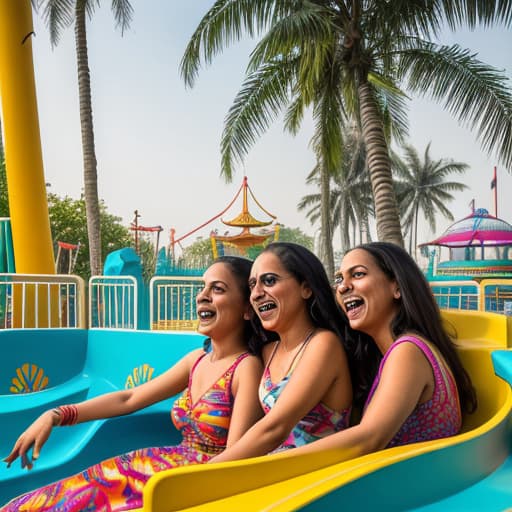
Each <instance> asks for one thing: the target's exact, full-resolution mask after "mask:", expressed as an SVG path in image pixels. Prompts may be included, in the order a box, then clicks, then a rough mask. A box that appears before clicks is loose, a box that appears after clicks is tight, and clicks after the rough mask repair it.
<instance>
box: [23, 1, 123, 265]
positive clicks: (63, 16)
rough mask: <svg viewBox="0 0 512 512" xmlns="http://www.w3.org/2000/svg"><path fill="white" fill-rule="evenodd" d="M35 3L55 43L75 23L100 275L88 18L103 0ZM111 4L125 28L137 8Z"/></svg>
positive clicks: (90, 221)
mask: <svg viewBox="0 0 512 512" xmlns="http://www.w3.org/2000/svg"><path fill="white" fill-rule="evenodd" d="M33 3H34V4H35V5H36V8H37V9H42V15H43V19H44V21H45V22H46V24H47V26H48V28H49V31H50V40H51V43H52V45H56V44H57V43H58V42H59V37H60V34H61V32H62V30H63V29H65V28H67V27H69V26H70V25H72V24H73V23H74V26H75V46H76V60H77V70H78V94H79V102H80V126H81V131H82V153H83V172H84V197H85V204H86V211H87V238H88V240H89V243H88V251H89V262H90V269H91V271H92V274H93V275H99V274H101V271H102V256H101V255H102V252H101V250H102V246H104V245H105V244H103V243H102V240H101V207H100V201H99V197H98V176H97V161H96V149H95V144H94V128H93V121H92V102H91V77H90V71H89V57H88V50H87V27H86V18H87V17H89V18H91V16H92V15H93V14H94V11H95V9H96V7H97V6H99V4H100V2H99V0H65V1H63V0H33ZM111 5H112V12H113V14H114V18H115V21H116V24H117V26H119V27H121V31H124V30H125V29H126V28H127V27H128V26H129V24H130V21H131V19H132V13H133V8H132V6H131V4H130V2H129V1H128V0H112V4H111ZM84 240H85V239H84Z"/></svg>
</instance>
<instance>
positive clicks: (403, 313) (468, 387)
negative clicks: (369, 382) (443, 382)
mask: <svg viewBox="0 0 512 512" xmlns="http://www.w3.org/2000/svg"><path fill="white" fill-rule="evenodd" d="M354 249H362V250H364V251H366V252H367V253H369V254H370V255H371V256H372V258H373V259H374V260H375V262H376V263H377V265H378V266H379V268H380V269H381V270H382V272H384V274H386V276H388V278H389V279H390V280H394V281H396V283H397V284H398V288H399V289H400V301H399V304H400V307H399V309H398V313H397V314H396V316H395V317H394V318H393V320H392V322H391V325H390V329H391V332H392V334H393V337H394V339H397V338H398V337H399V336H401V335H402V334H404V333H406V332H410V333H416V334H418V335H419V336H423V337H424V338H425V339H427V340H428V341H429V342H430V343H432V344H433V345H434V346H435V347H436V348H437V349H438V350H439V352H440V353H441V354H442V356H443V358H444V359H445V361H446V362H447V364H448V366H449V367H450V369H451V371H452V373H453V376H454V378H455V381H456V383H457V389H458V391H459V396H460V402H461V406H462V409H463V410H464V411H465V412H473V411H474V410H475V409H476V393H475V389H474V387H473V385H472V383H471V379H470V378H469V375H468V373H467V372H466V370H465V369H464V367H463V366H462V363H461V361H460V359H459V356H458V354H457V351H456V348H455V344H454V342H453V340H452V338H451V337H450V336H449V335H448V333H447V332H446V330H445V328H444V327H443V320H442V318H441V312H440V310H439V307H438V305H437V303H436V301H435V299H434V295H433V294H432V289H431V288H430V285H429V284H428V281H427V279H426V278H425V276H424V275H423V272H422V271H421V270H420V268H419V267H418V265H417V264H416V262H415V261H414V260H413V259H412V258H411V256H410V255H409V254H408V253H407V252H406V251H405V250H404V249H402V248H401V247H399V246H398V245H395V244H392V243H387V242H370V243H367V244H362V245H359V246H357V247H354V248H353V249H351V250H350V251H347V252H351V251H352V250H354ZM355 355H356V359H357V362H358V363H359V364H361V365H362V366H363V367H366V373H367V374H372V376H374V375H375V374H376V371H377V368H378V365H379V362H380V359H381V358H382V355H381V354H380V352H379V351H378V349H377V347H376V345H375V343H373V339H372V338H371V337H370V336H367V335H362V334H361V335H358V336H357V341H356V347H355Z"/></svg>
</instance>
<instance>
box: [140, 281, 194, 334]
mask: <svg viewBox="0 0 512 512" xmlns="http://www.w3.org/2000/svg"><path fill="white" fill-rule="evenodd" d="M202 287H203V281H202V278H201V277H199V276H183V277H181V276H180V277H178V276H155V277H153V278H152V279H151V281H150V282H149V323H150V328H151V329H153V330H186V331H190V330H195V329H196V327H197V313H196V296H197V293H198V292H199V291H200V290H201V289H202Z"/></svg>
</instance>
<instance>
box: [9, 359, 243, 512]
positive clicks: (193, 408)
mask: <svg viewBox="0 0 512 512" xmlns="http://www.w3.org/2000/svg"><path fill="white" fill-rule="evenodd" d="M205 355H206V354H202V355H201V357H199V359H198V360H197V361H196V362H195V364H194V366H193V368H192V371H191V372H190V377H189V386H188V388H187V389H186V390H185V391H184V392H183V394H182V395H181V396H180V397H179V398H178V399H177V400H176V402H175V403H174V406H173V408H172V411H171V417H172V421H173V423H174V425H175V427H176V428H177V429H178V430H180V431H181V434H182V436H183V440H182V442H181V443H180V444H179V445H177V446H165V447H157V448H144V449H141V450H135V451H132V452H129V453H126V454H124V455H120V456H117V457H113V458H111V459H108V460H105V461H103V462H100V463H99V464H96V465H94V466H91V467H90V468H88V469H86V470H85V471H82V472H81V473H79V474H77V475H74V476H72V477H69V478H65V479H64V480H60V481H58V482H56V483H53V484H50V485H48V486H46V487H42V488H40V489H37V490H36V491H33V492H29V493H27V494H24V495H22V496H19V497H18V498H15V499H13V500H12V501H10V502H9V503H8V504H7V505H5V506H4V507H3V508H1V509H0V511H1V512H14V511H20V512H21V511H26V512H35V511H41V512H42V511H44V512H84V511H102V512H110V511H123V510H131V509H134V508H140V507H141V506H142V490H143V488H144V485H145V483H146V482H147V480H148V479H149V477H150V476H152V475H153V474H155V473H156V472H158V471H162V470H165V469H170V468H174V467H178V466H183V465H186V464H201V463H204V462H207V461H208V460H209V459H210V458H211V457H213V456H214V455H217V454H219V453H220V452H222V450H224V448H225V447H226V441H227V436H228V430H229V423H230V420H231V412H232V406H233V395H232V393H231V382H232V380H233V375H234V373H235V369H236V368H237V366H238V364H239V363H240V361H242V360H243V359H244V358H245V357H247V356H248V355H249V354H248V353H245V354H242V355H240V356H239V357H238V358H237V359H236V360H235V361H234V363H233V364H232V365H231V366H230V367H229V368H228V369H227V370H226V372H225V373H224V374H223V375H222V376H221V377H220V378H219V379H218V380H217V382H215V383H214V384H213V385H212V387H211V388H210V389H208V390H207V391H206V392H205V393H204V394H203V396H202V397H200V398H199V399H198V400H197V401H196V402H195V403H192V399H191V396H190V387H191V383H192V374H193V373H194V370H195V368H196V366H197V364H198V363H199V361H200V360H201V359H202V358H203V357H204V356H205Z"/></svg>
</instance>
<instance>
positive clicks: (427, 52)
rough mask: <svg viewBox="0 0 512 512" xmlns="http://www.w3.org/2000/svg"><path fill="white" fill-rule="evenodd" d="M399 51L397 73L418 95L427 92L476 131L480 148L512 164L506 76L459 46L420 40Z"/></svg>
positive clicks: (511, 114) (511, 120)
mask: <svg viewBox="0 0 512 512" xmlns="http://www.w3.org/2000/svg"><path fill="white" fill-rule="evenodd" d="M417 42H418V46H417V48H415V49H412V48H411V49H404V50H402V51H401V54H400V67H399V75H400V76H402V77H403V78H404V79H406V80H407V85H408V87H409V88H410V89H411V90H413V91H414V92H416V93H418V94H420V95H429V96H430V97H431V98H433V99H434V100H436V101H439V102H441V103H443V105H444V107H445V108H446V109H447V110H448V111H449V112H450V113H452V114H453V115H454V116H455V117H456V118H458V120H459V121H460V122H461V123H463V124H466V125H469V127H470V128H472V129H476V131H477V136H478V138H479V139H480V141H481V142H482V145H483V148H484V149H485V150H486V151H488V152H489V153H491V152H496V153H497V155H498V157H499V159H500V160H501V161H502V162H503V164H504V165H505V166H506V167H507V168H510V167H511V166H512V95H511V90H510V87H509V86H508V78H507V76H506V75H505V74H504V73H503V72H501V71H499V70H497V69H495V68H493V67H492V66H489V65H486V64H484V63H482V62H481V61H479V60H478V59H476V57H475V55H473V54H471V53H470V52H469V50H464V49H461V48H460V47H459V46H458V45H453V46H437V45H435V44H433V43H430V42H425V41H419V40H417Z"/></svg>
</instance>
